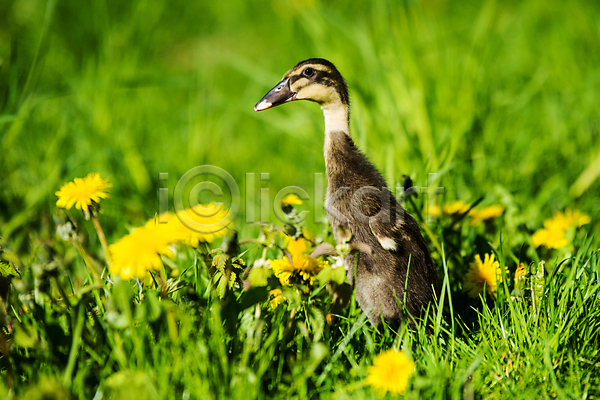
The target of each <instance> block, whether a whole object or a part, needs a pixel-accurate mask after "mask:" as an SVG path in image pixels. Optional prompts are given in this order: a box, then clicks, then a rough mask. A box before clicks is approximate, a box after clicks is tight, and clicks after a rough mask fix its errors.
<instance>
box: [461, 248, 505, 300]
mask: <svg viewBox="0 0 600 400" xmlns="http://www.w3.org/2000/svg"><path fill="white" fill-rule="evenodd" d="M494 257H495V256H494V254H492V255H489V254H487V253H486V254H485V255H484V261H483V262H482V261H481V257H479V254H477V255H476V256H475V262H473V263H471V269H470V270H469V272H468V273H467V275H466V276H465V282H464V285H463V288H464V290H465V291H466V292H467V294H468V295H469V296H471V297H473V298H477V296H479V295H480V294H481V293H482V292H483V289H484V287H485V288H486V290H487V292H488V294H490V295H492V296H494V297H496V287H497V284H498V283H501V282H502V270H501V269H500V263H498V261H495V260H494Z"/></svg>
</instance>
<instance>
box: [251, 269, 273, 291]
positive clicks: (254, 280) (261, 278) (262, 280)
mask: <svg viewBox="0 0 600 400" xmlns="http://www.w3.org/2000/svg"><path fill="white" fill-rule="evenodd" d="M272 274H273V271H272V270H270V269H268V268H265V267H254V268H252V270H251V271H250V273H249V274H248V281H250V284H251V285H252V286H254V287H260V286H267V285H268V284H269V282H268V279H269V276H271V275H272Z"/></svg>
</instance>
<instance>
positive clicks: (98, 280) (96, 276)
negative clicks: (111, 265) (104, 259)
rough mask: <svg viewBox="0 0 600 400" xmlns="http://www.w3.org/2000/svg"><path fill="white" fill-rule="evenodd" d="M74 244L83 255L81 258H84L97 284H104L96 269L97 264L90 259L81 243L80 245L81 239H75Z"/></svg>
mask: <svg viewBox="0 0 600 400" xmlns="http://www.w3.org/2000/svg"><path fill="white" fill-rule="evenodd" d="M72 242H73V244H74V245H75V247H76V248H77V251H78V252H79V254H80V255H81V258H83V261H84V262H85V264H86V265H87V266H88V268H89V269H90V271H91V272H92V275H93V276H94V281H95V283H96V284H100V283H101V282H102V278H101V277H100V273H99V272H98V268H96V264H95V263H94V261H93V260H92V259H91V258H90V256H88V254H87V253H86V251H85V249H84V248H83V246H82V245H81V243H79V239H73V240H72Z"/></svg>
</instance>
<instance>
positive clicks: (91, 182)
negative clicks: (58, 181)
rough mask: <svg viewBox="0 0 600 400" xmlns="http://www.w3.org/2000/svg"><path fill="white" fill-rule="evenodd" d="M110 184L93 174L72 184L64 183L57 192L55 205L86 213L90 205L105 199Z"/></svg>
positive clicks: (105, 179)
mask: <svg viewBox="0 0 600 400" xmlns="http://www.w3.org/2000/svg"><path fill="white" fill-rule="evenodd" d="M110 187H112V184H111V183H109V182H108V179H107V178H102V177H100V174H99V173H97V172H93V173H90V174H88V176H86V177H85V178H75V179H74V180H73V182H68V183H65V184H64V185H63V186H62V187H61V188H60V190H59V191H58V192H56V193H55V194H56V195H57V196H58V200H57V201H56V205H57V206H58V207H61V208H66V209H67V210H70V209H71V207H73V206H75V208H77V209H78V210H83V211H88V209H89V207H90V206H91V205H92V203H100V199H106V198H107V197H108V193H107V192H106V191H107V190H108V188H110Z"/></svg>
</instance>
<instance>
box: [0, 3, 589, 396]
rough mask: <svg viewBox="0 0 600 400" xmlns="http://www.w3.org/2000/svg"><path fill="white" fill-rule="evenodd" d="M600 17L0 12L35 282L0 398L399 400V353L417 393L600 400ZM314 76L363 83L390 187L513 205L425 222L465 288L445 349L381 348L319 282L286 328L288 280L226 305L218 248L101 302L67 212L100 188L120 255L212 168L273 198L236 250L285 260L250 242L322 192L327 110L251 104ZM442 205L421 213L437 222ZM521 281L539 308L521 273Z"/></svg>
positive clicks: (318, 11)
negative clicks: (390, 392) (565, 218)
mask: <svg viewBox="0 0 600 400" xmlns="http://www.w3.org/2000/svg"><path fill="white" fill-rule="evenodd" d="M599 21H600V6H599V5H598V4H595V3H594V2H586V1H576V2H569V3H564V2H559V1H551V2H548V1H542V0H528V1H523V2H494V1H485V2H458V1H454V2H453V1H442V0H435V1H427V2H405V3H403V4H401V3H399V2H394V1H388V0H377V1H374V2H370V3H368V5H366V3H365V5H363V4H362V3H360V2H350V3H343V2H339V4H334V3H325V2H323V3H321V2H318V1H316V0H315V1H306V2H294V1H291V0H273V1H272V2H270V3H268V4H265V3H264V2H253V1H251V2H248V1H233V2H232V1H230V2H223V3H220V2H208V1H202V2H184V1H169V2H167V1H163V0H156V1H152V2H144V1H132V2H118V1H92V2H89V4H86V6H85V7H82V4H81V3H80V2H76V1H73V0H65V1H51V0H50V1H43V0H18V1H11V0H9V1H8V2H2V4H0V142H1V143H2V150H3V151H2V156H1V157H0V244H1V246H2V250H3V251H4V253H2V255H1V257H2V259H3V260H4V261H7V262H10V263H12V265H14V266H16V268H18V270H19V272H20V275H19V276H16V277H13V278H12V281H9V279H8V278H2V281H1V282H0V295H1V297H2V304H3V307H2V308H3V310H2V311H1V312H0V314H1V316H2V325H3V326H4V328H3V336H2V338H1V340H0V345H1V348H0V351H1V353H2V359H1V368H2V373H1V374H2V378H3V379H2V381H1V382H0V393H1V394H2V395H3V396H9V395H10V396H17V397H18V398H27V399H30V398H36V397H35V396H38V397H37V398H42V397H41V396H42V395H43V394H44V393H46V394H54V396H55V397H56V398H64V396H65V394H68V395H70V396H71V397H72V398H82V399H89V398H129V397H131V395H132V394H133V393H135V394H136V395H137V396H138V397H139V396H141V394H142V393H143V397H144V398H157V399H158V398H180V397H182V398H271V397H276V398H281V397H287V398H306V397H313V398H316V397H323V398H337V399H343V398H377V397H378V392H377V391H375V390H373V389H372V388H371V387H369V386H368V385H366V384H365V382H364V379H365V377H366V375H367V367H368V366H370V365H371V364H372V362H373V359H374V357H375V356H376V355H377V354H378V353H379V352H380V351H382V350H385V349H387V348H390V347H394V348H397V349H403V350H404V351H405V352H407V354H409V355H410V356H411V358H412V359H413V360H414V361H415V363H416V372H415V374H414V375H413V377H412V378H411V380H410V382H409V388H408V390H407V392H406V395H405V397H407V398H420V397H426V398H463V397H464V398H481V397H496V398H498V397H501V396H509V397H510V398H550V397H558V398H592V397H598V396H600V352H599V350H598V349H599V348H600V333H599V332H600V278H599V274H600V262H599V261H598V255H597V249H598V240H597V236H598V234H599V233H600V232H599V231H598V229H599V228H598V226H597V225H596V224H594V222H595V220H596V219H597V217H598V215H600V209H599V206H598V202H597V199H598V196H599V195H600V189H599V186H598V180H597V178H598V176H599V175H600V145H599V144H598V143H600V137H599V136H600V107H598V104H599V97H598V93H600V22H599ZM308 57H324V58H327V59H329V60H331V61H332V62H334V63H335V64H336V65H337V66H338V68H339V70H340V71H341V72H342V74H343V75H344V77H345V78H346V80H347V82H348V84H349V86H350V91H351V102H352V111H353V113H352V117H351V127H352V130H353V137H354V139H355V141H356V142H357V144H358V145H359V147H360V148H361V149H363V150H364V151H365V152H366V153H367V154H368V156H369V157H370V158H371V160H372V161H373V162H374V163H375V164H376V165H378V166H379V167H380V168H381V170H382V172H383V173H384V176H385V177H386V179H387V181H388V183H389V184H390V186H391V187H396V185H397V184H399V185H400V186H402V184H403V183H404V178H403V177H402V175H408V176H410V177H411V178H412V180H413V182H414V184H415V185H416V186H418V187H424V186H436V187H443V188H444V193H443V195H441V196H439V197H438V201H439V203H440V204H442V203H451V202H453V201H455V200H462V201H465V202H467V203H469V204H472V203H474V202H476V201H478V200H480V199H481V203H479V206H478V207H479V208H482V207H484V206H488V205H494V204H497V205H501V206H502V207H503V208H504V213H503V214H502V216H501V217H498V218H496V219H494V220H493V221H491V222H488V223H486V224H481V225H479V226H473V225H472V224H471V223H470V221H469V218H468V217H465V216H463V217H460V216H456V215H455V216H452V215H442V216H440V218H439V219H438V220H437V222H432V223H429V224H425V223H422V225H423V226H424V227H425V229H426V232H425V233H426V235H425V236H426V238H427V240H428V241H429V242H430V244H431V250H432V254H433V257H434V259H435V261H436V263H437V265H438V267H439V268H438V271H439V275H440V277H442V278H443V281H444V285H443V290H442V293H441V295H440V296H441V298H440V304H443V305H444V306H443V307H442V308H443V309H444V310H445V311H444V314H443V315H442V314H440V315H439V316H436V317H437V318H436V319H435V320H434V321H433V322H432V324H433V330H434V334H432V335H427V334H424V333H423V332H424V329H425V327H424V325H423V326H422V327H420V328H419V329H417V332H415V331H413V330H412V329H411V328H410V327H407V326H403V327H402V328H401V329H400V332H398V334H394V333H393V332H390V331H389V330H388V329H383V330H380V331H377V330H376V329H374V328H373V327H372V326H370V325H369V324H368V322H367V321H365V318H364V316H363V315H362V314H361V312H360V309H358V308H357V307H356V305H355V304H354V302H353V300H351V301H350V303H349V305H348V306H346V307H345V308H343V309H341V310H334V309H332V306H331V303H332V301H331V295H330V293H329V292H328V291H327V287H326V285H325V282H324V281H321V280H318V281H316V282H315V284H314V285H312V286H310V288H309V291H308V292H304V291H303V290H302V289H299V290H297V291H296V290H295V289H294V288H296V287H295V286H293V287H292V288H291V289H290V288H285V287H284V288H283V289H284V290H285V294H286V296H287V297H288V298H289V301H288V302H284V303H283V304H281V305H280V306H278V307H277V308H276V309H274V310H273V309H272V308H271V306H270V304H269V302H268V299H269V296H268V293H267V292H268V290H271V289H275V288H280V286H281V285H280V284H278V283H277V280H275V279H272V278H271V279H270V280H269V281H268V285H267V286H265V287H262V288H255V290H253V291H249V292H244V291H243V290H242V288H241V285H242V282H241V281H239V282H237V283H235V284H234V285H233V286H232V287H231V288H227V289H226V290H224V291H223V292H220V288H219V286H218V283H217V278H216V277H215V276H216V274H215V271H213V270H212V269H211V268H210V266H211V264H212V263H213V256H214V254H215V253H213V254H209V253H208V249H207V248H206V247H205V246H200V248H190V247H186V246H181V247H180V248H178V255H177V257H176V258H175V260H168V259H165V260H164V262H165V265H164V268H163V270H162V271H161V272H160V273H159V274H158V275H157V276H158V277H160V276H162V277H163V278H164V280H165V283H168V284H169V285H172V286H165V285H162V284H161V282H160V279H159V281H158V282H157V281H147V282H144V283H145V284H144V286H143V288H141V289H140V287H139V286H138V285H137V283H135V282H133V283H132V282H127V281H115V283H114V284H110V283H108V282H104V281H103V282H101V283H98V282H96V283H94V278H93V276H92V275H91V273H90V269H89V263H90V261H89V260H88V262H87V264H86V262H84V259H83V258H82V257H81V253H80V252H78V251H77V249H76V248H75V247H74V246H73V245H72V244H71V243H69V242H68V241H64V240H62V239H61V238H60V237H59V236H57V235H56V226H57V224H60V223H61V221H64V215H62V214H61V213H59V212H57V211H56V205H55V203H56V196H55V194H54V193H55V192H56V191H57V190H58V189H59V188H60V187H61V186H62V185H63V184H64V183H65V182H67V181H71V180H73V178H75V177H83V176H85V175H87V174H88V173H89V172H99V173H100V174H101V175H102V176H103V177H108V179H109V180H110V182H111V183H112V184H113V187H112V189H111V191H110V196H111V197H110V198H109V199H106V200H103V201H102V204H101V205H102V209H103V213H102V214H101V215H100V217H99V219H100V222H101V224H102V226H103V228H104V231H105V233H106V236H107V239H108V242H109V243H114V242H116V241H117V240H118V239H119V238H121V237H122V236H123V235H124V234H126V233H127V232H128V230H129V229H131V228H133V227H136V226H140V225H142V224H143V223H145V222H146V221H147V220H148V219H150V218H152V217H153V216H154V215H155V213H157V212H158V211H159V202H158V198H157V190H158V189H159V188H161V187H165V188H168V189H169V193H170V195H171V197H172V194H173V191H174V189H175V186H176V184H177V182H178V180H179V178H180V177H181V176H182V175H183V174H184V173H185V172H186V171H188V170H189V169H190V168H193V167H195V166H198V165H204V164H208V165H215V166H218V167H220V168H222V169H224V170H226V171H227V172H228V173H229V174H231V175H232V177H233V178H234V179H235V181H236V182H237V183H238V185H239V187H240V190H241V192H242V196H244V195H246V194H248V193H249V192H252V191H254V193H256V196H255V198H250V199H249V200H248V202H246V201H242V202H241V210H240V213H239V214H238V217H237V218H236V220H235V221H234V226H235V229H236V230H237V231H238V233H239V238H240V239H242V238H243V239H257V238H261V240H262V241H261V243H258V244H256V243H251V244H243V243H242V246H241V248H237V246H230V247H229V252H230V255H231V256H232V257H235V256H238V255H239V254H242V257H241V259H242V260H244V262H245V263H246V264H252V263H254V261H255V260H257V259H261V257H263V255H264V253H263V251H265V252H266V255H267V257H268V258H272V259H273V258H278V257H281V256H282V253H281V251H280V250H278V249H277V247H273V246H272V247H266V245H267V244H269V243H271V242H270V241H271V240H273V243H276V244H278V245H281V244H282V243H283V242H282V240H283V239H282V237H281V235H280V234H277V235H270V234H267V235H265V234H264V231H263V234H261V227H259V226H257V225H256V224H248V223H246V217H247V216H248V215H249V214H251V211H250V210H249V207H248V206H247V205H248V204H249V205H250V206H251V207H252V209H253V210H254V212H255V216H256V218H255V220H259V216H260V207H261V206H263V207H264V204H265V202H261V200H260V196H259V194H260V193H261V190H260V189H261V188H262V189H269V192H268V193H269V201H272V199H273V198H274V196H275V194H276V193H277V192H278V191H279V190H280V189H282V188H284V187H287V186H298V187H301V188H304V189H305V190H306V191H307V192H308V194H309V196H311V198H315V197H318V196H319V190H320V188H319V187H318V185H315V174H321V173H323V172H324V163H323V155H322V151H321V148H322V142H323V137H322V131H323V122H322V115H321V112H320V110H319V109H318V107H317V106H315V105H314V104H308V103H295V104H290V105H286V106H284V107H279V108H276V109H274V110H269V111H266V112H263V113H254V111H253V109H252V107H253V105H254V103H255V102H256V101H257V100H258V99H259V98H260V97H261V96H262V95H263V94H264V93H265V92H266V91H267V90H268V89H270V88H271V87H272V86H273V85H274V84H275V83H277V82H278V79H279V78H280V77H281V75H282V74H283V73H284V72H285V71H286V70H287V69H289V68H290V67H291V66H293V65H294V64H295V63H296V62H297V61H299V60H302V59H304V58H308ZM159 173H168V178H167V179H166V180H159ZM248 173H254V174H255V178H254V182H252V181H251V180H250V181H249V180H247V177H246V174H248ZM261 173H269V177H268V180H261V179H260V178H261V176H260V174H261ZM432 173H435V174H437V175H436V176H435V179H433V180H432V179H431V176H430V174H432ZM317 180H318V175H317ZM215 181H217V180H215ZM315 187H316V189H315ZM263 192H264V191H263ZM264 193H266V192H264ZM425 197H426V196H423V195H421V196H419V197H418V198H413V199H412V202H408V203H407V209H408V210H409V212H411V213H413V214H415V215H418V214H419V213H423V211H424V210H425V207H426V204H425ZM225 199H226V200H227V199H229V197H227V195H226V196H225ZM208 200H210V199H208ZM171 203H172V199H171ZM266 203H267V204H268V203H269V202H266ZM317 208H318V207H317ZM567 208H571V209H579V210H582V211H583V212H584V213H586V214H588V215H589V216H590V217H591V222H590V223H588V224H585V225H583V226H582V227H579V228H578V229H574V228H570V229H569V231H568V233H567V239H568V244H567V245H565V246H562V247H561V248H560V249H547V248H545V247H544V246H542V247H539V248H536V247H535V246H534V245H533V243H532V235H533V234H534V232H535V231H536V230H538V229H540V228H542V226H543V222H544V220H546V219H547V218H550V217H551V216H552V213H553V212H554V211H556V210H559V211H562V210H565V209H567ZM298 210H299V211H302V210H308V211H311V212H312V213H319V212H320V211H319V210H318V209H315V208H314V207H313V206H312V203H310V202H306V203H305V204H303V205H301V206H299V207H298ZM69 216H70V217H71V218H73V219H74V220H75V222H76V224H77V228H78V231H79V238H80V240H81V243H82V246H83V249H84V251H85V252H84V253H83V254H87V255H89V257H91V259H92V260H94V261H92V262H93V263H95V264H97V265H98V266H100V267H103V266H105V265H106V261H105V259H104V255H103V252H102V248H101V246H100V242H99V240H98V237H97V235H96V233H95V230H94V226H93V224H92V223H91V222H90V221H85V220H84V218H83V215H82V214H81V213H80V212H78V211H75V210H74V209H73V210H71V211H69ZM265 220H266V222H272V223H275V224H276V225H279V226H281V225H283V223H282V222H280V221H278V220H277V219H276V218H275V216H274V215H270V216H268V218H265ZM306 228H307V230H308V232H309V234H307V236H310V235H314V236H315V242H320V241H323V240H326V241H331V237H330V235H329V232H328V229H327V226H326V224H318V223H315V219H314V218H312V217H309V218H308V219H307V223H306ZM264 229H266V228H263V230H264ZM219 246H221V243H220V240H218V241H215V242H213V243H212V244H211V247H213V248H215V247H219ZM246 250H248V251H246ZM492 252H494V253H495V254H496V258H497V259H498V260H499V261H500V264H501V265H502V266H506V267H507V268H508V273H507V274H506V273H505V274H504V279H503V283H502V284H500V285H498V288H497V293H496V294H495V296H494V295H487V296H486V295H483V296H482V297H480V298H478V299H472V298H470V297H469V296H467V295H466V294H465V291H464V290H463V289H464V288H463V286H464V279H465V276H466V274H467V271H468V269H469V264H470V263H472V262H473V259H474V257H475V255H476V254H479V255H481V256H482V257H483V255H484V254H485V253H492ZM234 253H235V254H234ZM329 261H332V260H329ZM541 261H544V262H545V264H542V265H545V267H542V268H540V267H539V265H540V262H541ZM520 262H522V263H524V264H525V265H526V266H527V269H528V271H529V275H528V276H527V279H526V282H527V287H526V288H525V289H522V288H521V289H519V288H518V287H517V286H518V285H516V284H515V281H514V278H513V274H514V272H515V270H516V268H517V265H518V264H519V263H520ZM228 265H229V266H230V267H231V268H235V266H234V265H230V264H228ZM541 269H543V270H544V272H545V274H544V276H543V278H542V277H541V276H540V274H541V272H540V270H541ZM174 270H177V271H179V273H180V274H179V275H178V276H175V275H174V274H173V271H174ZM3 275H10V272H3ZM9 282H10V283H9ZM536 285H537V286H536ZM175 289H177V290H175ZM271 298H272V296H271ZM330 313H331V314H335V315H337V317H335V316H334V318H333V320H332V321H331V322H329V321H328V319H327V317H326V316H327V315H328V314H330ZM419 330H420V334H419Z"/></svg>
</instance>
